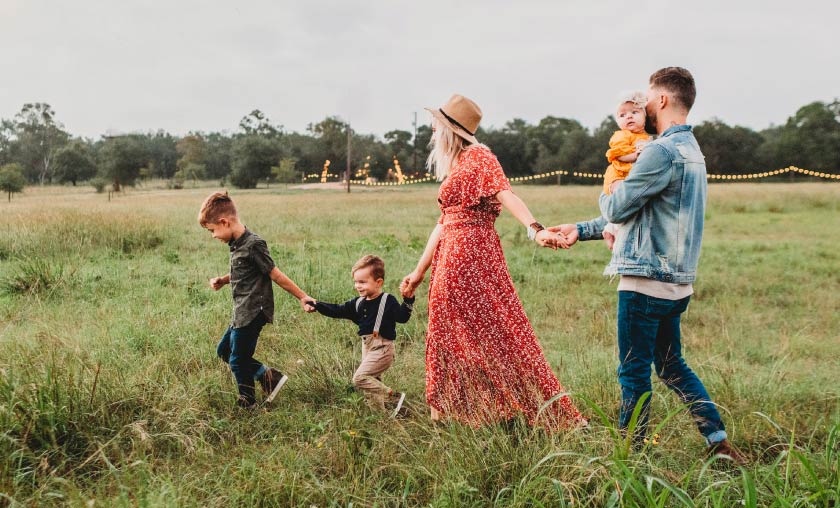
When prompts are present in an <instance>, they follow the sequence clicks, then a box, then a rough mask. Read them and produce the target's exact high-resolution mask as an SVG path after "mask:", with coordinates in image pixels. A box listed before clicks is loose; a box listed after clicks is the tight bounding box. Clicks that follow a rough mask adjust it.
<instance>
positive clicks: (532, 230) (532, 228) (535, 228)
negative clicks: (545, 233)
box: [528, 221, 545, 241]
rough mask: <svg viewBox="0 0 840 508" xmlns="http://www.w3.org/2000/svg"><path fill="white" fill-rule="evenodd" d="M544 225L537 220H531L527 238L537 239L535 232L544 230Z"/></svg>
mask: <svg viewBox="0 0 840 508" xmlns="http://www.w3.org/2000/svg"><path fill="white" fill-rule="evenodd" d="M544 229H545V227H544V226H543V225H542V224H540V223H539V222H537V221H534V222H532V223H531V224H529V225H528V239H529V240H532V241H537V233H539V232H540V231H542V230H544Z"/></svg>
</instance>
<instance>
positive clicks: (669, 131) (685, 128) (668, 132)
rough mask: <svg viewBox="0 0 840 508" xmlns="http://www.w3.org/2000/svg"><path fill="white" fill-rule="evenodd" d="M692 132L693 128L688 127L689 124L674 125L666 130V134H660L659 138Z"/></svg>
mask: <svg viewBox="0 0 840 508" xmlns="http://www.w3.org/2000/svg"><path fill="white" fill-rule="evenodd" d="M690 130H691V126H690V125H688V124H683V125H672V126H671V127H668V128H667V129H665V132H663V133H662V134H660V135H659V137H660V138H664V137H665V136H670V135H671V134H674V133H675V132H682V131H690Z"/></svg>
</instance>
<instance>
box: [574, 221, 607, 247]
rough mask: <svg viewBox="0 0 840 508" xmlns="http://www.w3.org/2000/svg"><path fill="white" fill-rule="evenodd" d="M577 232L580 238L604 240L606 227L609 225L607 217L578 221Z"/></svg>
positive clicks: (581, 239)
mask: <svg viewBox="0 0 840 508" xmlns="http://www.w3.org/2000/svg"><path fill="white" fill-rule="evenodd" d="M576 226H577V233H578V240H580V241H581V242H585V241H587V240H602V239H603V238H604V228H605V227H606V226H607V219H605V218H603V217H598V218H597V219H592V220H588V221H583V222H578V223H577V224H576Z"/></svg>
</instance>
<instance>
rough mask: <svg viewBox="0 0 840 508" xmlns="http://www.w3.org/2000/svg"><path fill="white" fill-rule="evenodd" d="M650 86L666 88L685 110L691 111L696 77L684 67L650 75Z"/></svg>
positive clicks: (694, 96) (669, 68) (695, 93)
mask: <svg viewBox="0 0 840 508" xmlns="http://www.w3.org/2000/svg"><path fill="white" fill-rule="evenodd" d="M650 84H651V85H653V86H655V87H657V88H664V89H665V90H668V91H669V92H671V93H672V94H673V96H674V99H675V100H676V102H678V103H679V104H680V105H681V106H682V107H684V108H685V110H686V111H687V112H688V111H691V107H692V106H694V99H695V98H696V97H697V88H696V87H695V86H694V76H692V75H691V73H690V72H688V70H687V69H683V68H682V67H665V68H662V69H659V70H658V71H656V72H654V73H653V74H651V75H650Z"/></svg>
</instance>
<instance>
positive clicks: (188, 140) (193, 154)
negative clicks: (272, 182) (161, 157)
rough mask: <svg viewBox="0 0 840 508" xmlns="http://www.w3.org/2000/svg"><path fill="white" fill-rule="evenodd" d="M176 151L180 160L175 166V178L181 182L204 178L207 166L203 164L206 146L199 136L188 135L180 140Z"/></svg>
mask: <svg viewBox="0 0 840 508" xmlns="http://www.w3.org/2000/svg"><path fill="white" fill-rule="evenodd" d="M176 149H177V151H178V154H179V155H181V158H180V159H178V163H177V164H176V166H177V168H178V171H176V172H175V178H178V179H181V180H186V179H188V178H191V179H192V180H198V179H199V178H204V176H205V175H206V174H207V166H206V165H205V164H204V161H205V160H206V151H207V150H206V149H207V145H206V143H205V142H204V140H203V139H202V138H201V136H196V135H189V136H185V137H183V138H181V139H180V140H179V141H178V144H177V145H176Z"/></svg>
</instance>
